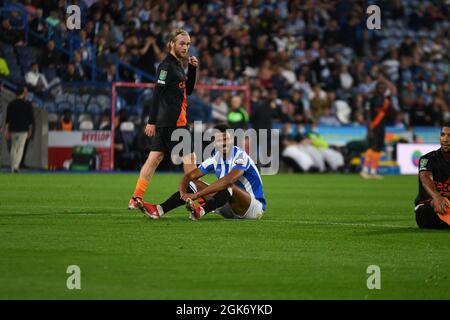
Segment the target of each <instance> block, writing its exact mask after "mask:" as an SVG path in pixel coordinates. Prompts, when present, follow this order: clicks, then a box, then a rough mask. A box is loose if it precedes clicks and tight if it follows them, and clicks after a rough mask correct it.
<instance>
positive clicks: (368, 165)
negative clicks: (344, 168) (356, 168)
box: [360, 82, 391, 179]
mask: <svg viewBox="0 0 450 320" xmlns="http://www.w3.org/2000/svg"><path fill="white" fill-rule="evenodd" d="M386 90H387V86H386V83H384V82H378V83H377V86H376V89H375V95H374V96H373V97H372V98H371V99H370V100H369V101H368V110H367V111H368V114H369V115H368V118H369V126H368V128H367V130H368V131H367V142H368V145H369V148H368V149H367V151H366V156H365V159H364V166H363V168H362V170H361V173H360V174H361V177H363V178H364V179H370V178H374V179H381V178H382V176H380V175H378V166H379V162H380V156H381V150H382V149H383V148H384V135H385V131H386V130H385V127H386V114H387V112H388V109H389V106H390V104H391V102H390V100H389V98H387V97H386V96H385V93H386Z"/></svg>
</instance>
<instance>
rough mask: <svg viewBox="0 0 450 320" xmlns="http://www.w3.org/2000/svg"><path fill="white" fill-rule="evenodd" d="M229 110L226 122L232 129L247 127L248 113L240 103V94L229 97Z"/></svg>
mask: <svg viewBox="0 0 450 320" xmlns="http://www.w3.org/2000/svg"><path fill="white" fill-rule="evenodd" d="M230 106H231V110H230V111H229V112H228V115H227V119H228V124H229V125H230V127H231V128H232V129H247V126H248V122H249V117H248V113H247V111H246V110H245V108H244V106H243V105H242V98H241V97H240V96H233V97H232V98H231V103H230Z"/></svg>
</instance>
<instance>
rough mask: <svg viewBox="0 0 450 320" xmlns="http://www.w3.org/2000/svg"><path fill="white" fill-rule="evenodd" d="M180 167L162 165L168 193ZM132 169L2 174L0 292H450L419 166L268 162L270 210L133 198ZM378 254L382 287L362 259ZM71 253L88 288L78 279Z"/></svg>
mask: <svg viewBox="0 0 450 320" xmlns="http://www.w3.org/2000/svg"><path fill="white" fill-rule="evenodd" d="M179 178H180V176H179V175H175V174H157V175H156V176H155V177H154V179H153V180H152V183H151V186H150V188H149V190H148V192H147V195H146V199H147V200H149V201H162V200H164V199H165V198H166V197H167V196H169V195H170V194H171V193H172V192H173V191H174V189H175V188H176V186H177V183H178V180H179ZM135 180H136V175H134V174H116V175H108V174H92V175H90V174H86V175H84V174H20V175H10V174H2V175H0V298H1V299H31V298H38V299H40V298H42V299H48V298H50V299H53V298H62V299H92V298H95V299H100V298H107V299H110V298H111V299H116V298H125V299H391V298H394V299H403V298H412V299H418V298H424V299H449V298H450V279H449V276H448V275H449V273H450V270H449V266H450V254H449V253H450V233H449V232H446V231H424V230H418V229H417V228H416V225H415V220H414V213H413V199H414V197H415V196H416V191H417V178H416V177H412V176H395V177H394V176H389V177H386V179H385V180H383V181H362V180H360V178H359V177H358V176H355V175H348V176H344V175H277V176H265V177H263V181H264V184H265V192H266V197H267V201H268V211H267V213H266V215H265V216H264V218H263V219H262V220H260V221H229V220H224V219H222V218H220V217H219V216H217V215H213V214H212V215H209V216H206V217H205V218H204V219H203V220H201V221H198V222H193V221H189V220H187V213H186V212H185V210H184V208H179V209H177V210H175V211H173V212H171V213H170V214H169V215H167V216H165V217H164V218H163V219H162V220H160V221H152V220H149V219H146V218H144V217H143V216H142V215H141V214H140V212H136V211H133V212H130V211H128V210H126V209H125V208H126V206H127V203H128V200H129V196H130V194H131V192H132V189H133V187H134V184H135ZM372 264H374V265H378V266H380V268H381V286H382V288H381V290H368V289H367V287H366V281H367V277H368V276H369V275H368V274H367V273H366V269H367V267H368V266H369V265H372ZM68 265H78V266H80V268H81V286H82V288H81V290H68V289H67V288H66V280H67V277H68V276H69V275H68V274H66V269H67V266H68Z"/></svg>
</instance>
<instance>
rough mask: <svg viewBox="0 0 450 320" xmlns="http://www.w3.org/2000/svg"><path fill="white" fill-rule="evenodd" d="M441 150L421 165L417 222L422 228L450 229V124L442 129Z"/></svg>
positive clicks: (429, 155) (426, 156)
mask: <svg viewBox="0 0 450 320" xmlns="http://www.w3.org/2000/svg"><path fill="white" fill-rule="evenodd" d="M440 142H441V148H440V149H438V150H436V151H432V152H430V153H427V154H426V155H424V156H422V157H421V158H420V162H419V195H418V196H417V198H416V202H415V205H416V210H415V211H416V221H417V225H418V226H419V228H424V229H449V228H450V201H449V198H450V123H446V124H444V125H443V127H442V129H441V138H440Z"/></svg>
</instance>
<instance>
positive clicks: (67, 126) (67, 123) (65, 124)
mask: <svg viewBox="0 0 450 320" xmlns="http://www.w3.org/2000/svg"><path fill="white" fill-rule="evenodd" d="M59 129H60V130H62V131H72V130H73V121H72V111H70V110H69V109H65V110H64V111H63V115H62V116H61V119H60V120H59Z"/></svg>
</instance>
